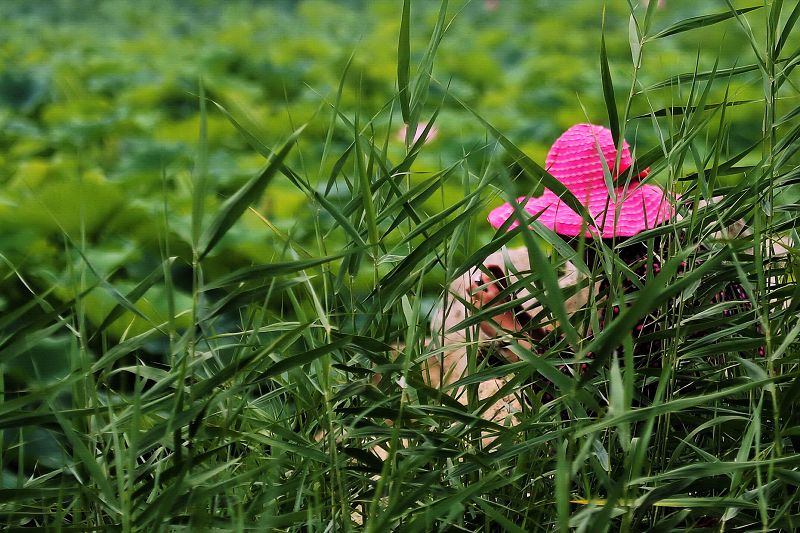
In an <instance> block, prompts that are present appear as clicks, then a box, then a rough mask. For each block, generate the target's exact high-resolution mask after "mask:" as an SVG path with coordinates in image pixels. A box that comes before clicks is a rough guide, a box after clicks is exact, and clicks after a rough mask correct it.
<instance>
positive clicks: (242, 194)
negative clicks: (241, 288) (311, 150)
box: [199, 126, 305, 259]
mask: <svg viewBox="0 0 800 533" xmlns="http://www.w3.org/2000/svg"><path fill="white" fill-rule="evenodd" d="M304 128H305V126H301V127H300V128H298V129H297V130H296V131H295V132H294V133H292V135H290V136H289V138H288V139H287V140H286V142H285V143H284V144H283V146H282V147H281V148H280V149H279V150H278V151H277V152H276V153H275V156H274V157H273V158H272V159H271V160H270V161H269V163H268V164H267V166H266V167H265V168H264V170H263V171H262V172H261V173H259V174H258V175H257V176H255V177H254V178H253V179H251V180H250V181H248V182H247V183H246V184H245V185H244V186H243V187H242V188H241V189H239V190H238V191H236V193H235V194H234V195H233V196H231V197H230V198H228V200H226V201H225V202H224V203H223V204H222V205H221V206H220V208H219V212H218V213H217V215H216V216H215V217H214V219H213V220H212V221H211V223H210V224H209V226H208V228H206V230H205V231H204V232H203V235H202V237H201V238H200V246H199V249H200V250H201V253H200V255H199V259H202V258H204V257H205V256H206V255H208V253H209V252H210V251H211V250H212V249H213V248H214V246H216V244H217V243H218V242H219V240H220V239H222V237H223V236H225V233H227V231H228V230H229V229H231V227H232V226H233V225H234V224H235V223H236V221H237V220H239V217H240V216H242V214H243V213H244V212H245V211H246V210H247V208H248V206H249V205H250V204H251V203H253V202H254V201H255V200H256V199H257V198H258V197H260V196H261V193H262V192H263V191H264V189H265V188H266V186H267V185H268V184H269V182H270V181H271V180H272V178H273V177H274V176H275V174H276V173H277V172H278V170H279V169H280V168H281V166H282V165H283V160H284V159H285V158H286V156H287V155H288V154H289V151H290V150H291V149H292V148H293V147H294V143H295V142H296V141H297V139H298V137H300V134H301V133H303V129H304Z"/></svg>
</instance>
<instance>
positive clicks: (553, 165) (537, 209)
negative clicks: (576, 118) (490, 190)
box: [489, 124, 675, 238]
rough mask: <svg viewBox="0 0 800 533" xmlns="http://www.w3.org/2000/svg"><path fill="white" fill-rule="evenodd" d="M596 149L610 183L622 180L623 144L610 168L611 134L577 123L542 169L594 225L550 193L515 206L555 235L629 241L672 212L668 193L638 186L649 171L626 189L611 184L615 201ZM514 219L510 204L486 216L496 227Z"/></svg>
mask: <svg viewBox="0 0 800 533" xmlns="http://www.w3.org/2000/svg"><path fill="white" fill-rule="evenodd" d="M598 146H599V148H600V152H602V155H603V157H604V158H605V160H606V164H607V168H608V169H610V171H611V175H612V176H613V177H614V178H615V179H616V178H617V177H618V176H623V178H624V177H625V176H624V173H625V172H626V171H627V170H628V168H629V167H630V166H631V161H632V159H631V153H630V147H629V146H628V143H627V142H626V141H624V140H623V141H622V154H621V155H620V160H619V166H618V170H614V162H615V160H616V157H617V150H616V147H615V146H614V139H613V137H612V135H611V131H609V130H608V129H607V128H604V127H602V126H595V125H594V124H577V125H575V126H572V127H571V128H570V129H568V130H567V131H565V132H564V133H563V134H562V135H561V137H559V138H558V140H556V142H555V143H553V147H552V148H550V152H548V154H547V160H546V165H545V166H546V169H547V170H548V171H549V172H550V174H552V175H553V176H554V177H555V178H556V179H558V180H559V181H560V182H561V183H563V184H564V185H565V186H566V188H567V189H569V190H570V192H572V194H574V195H575V197H576V198H577V199H578V201H580V202H581V203H582V204H583V205H584V206H586V209H587V211H588V212H589V214H590V215H591V216H592V218H593V219H594V222H595V225H594V226H593V225H591V224H590V223H589V222H588V221H585V220H584V219H583V218H582V217H581V216H580V215H579V214H578V213H576V212H575V211H573V210H572V209H571V208H570V207H568V206H567V204H565V203H564V202H563V200H562V199H561V198H559V197H558V196H557V195H556V194H555V193H554V192H552V191H551V190H549V189H545V192H544V194H542V195H541V196H539V197H537V198H529V199H528V200H527V202H525V204H524V205H521V206H520V207H522V208H523V209H524V210H525V211H527V212H528V213H530V214H531V215H536V214H538V215H539V216H538V218H537V219H536V220H537V221H539V222H541V223H542V224H544V225H545V226H547V227H548V228H550V229H552V230H553V231H555V232H556V233H559V234H561V235H565V236H572V237H576V236H578V235H581V234H583V235H585V236H586V237H591V236H592V235H598V236H600V237H603V238H610V237H630V236H631V235H636V234H637V233H639V232H641V231H643V230H646V229H649V228H653V227H655V226H657V225H658V224H661V223H662V222H665V221H666V220H668V219H669V218H670V217H672V216H673V215H674V214H675V210H674V207H673V206H672V203H671V202H670V196H671V195H670V194H669V193H668V192H665V191H664V190H662V189H661V188H660V187H657V186H655V185H649V184H641V183H639V179H640V178H643V177H645V176H646V175H647V172H648V170H649V169H646V170H644V171H643V172H641V173H640V174H639V175H638V176H636V177H635V178H634V179H633V180H631V183H629V184H628V186H627V187H625V186H623V184H621V185H620V186H616V187H615V189H614V193H615V196H616V201H614V199H613V198H612V197H611V195H610V194H609V190H608V187H607V186H606V182H605V179H604V173H603V163H602V161H601V160H600V153H598ZM621 181H625V180H624V179H623V180H621ZM523 201H525V197H522V198H518V199H517V203H520V204H521V203H522V202H523ZM513 216H514V206H512V205H511V204H509V203H506V204H503V205H501V206H500V207H498V208H496V209H494V210H493V211H492V212H491V213H490V214H489V222H490V223H491V224H492V226H494V227H495V228H499V227H500V226H502V225H503V224H504V223H505V222H506V221H507V220H508V219H509V218H511V217H513ZM518 225H519V220H515V221H514V222H513V223H512V224H511V225H510V226H509V229H513V228H515V227H517V226H518Z"/></svg>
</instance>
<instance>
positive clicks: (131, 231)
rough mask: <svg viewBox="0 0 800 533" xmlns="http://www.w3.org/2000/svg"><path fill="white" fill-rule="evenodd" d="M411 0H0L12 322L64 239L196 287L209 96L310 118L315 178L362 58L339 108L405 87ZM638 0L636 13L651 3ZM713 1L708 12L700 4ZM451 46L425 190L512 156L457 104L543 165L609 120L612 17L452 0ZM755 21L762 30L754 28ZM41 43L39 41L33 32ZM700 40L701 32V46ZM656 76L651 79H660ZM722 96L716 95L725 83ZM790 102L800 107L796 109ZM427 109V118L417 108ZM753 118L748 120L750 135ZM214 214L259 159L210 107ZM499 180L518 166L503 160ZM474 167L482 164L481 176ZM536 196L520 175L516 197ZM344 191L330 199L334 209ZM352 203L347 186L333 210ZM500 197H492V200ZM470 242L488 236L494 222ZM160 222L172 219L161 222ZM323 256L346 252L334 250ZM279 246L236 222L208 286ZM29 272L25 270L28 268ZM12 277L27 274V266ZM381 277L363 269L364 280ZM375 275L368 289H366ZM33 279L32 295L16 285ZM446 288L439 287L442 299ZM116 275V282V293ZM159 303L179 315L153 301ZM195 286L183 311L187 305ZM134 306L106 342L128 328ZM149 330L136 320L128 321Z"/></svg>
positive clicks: (367, 110)
mask: <svg viewBox="0 0 800 533" xmlns="http://www.w3.org/2000/svg"><path fill="white" fill-rule="evenodd" d="M434 4H435V3H428V2H420V3H415V4H414V9H413V10H412V18H413V21H412V28H413V30H412V34H411V41H412V42H411V51H412V63H416V62H418V61H419V59H420V57H421V55H422V53H423V51H424V48H425V43H426V42H427V40H428V39H429V32H430V28H432V26H433V24H434V22H435V18H436V10H437V8H438V6H436V5H434ZM400 7H401V3H400V2H391V1H380V2H369V1H366V0H365V1H349V2H324V1H320V0H309V1H302V2H291V1H283V2H253V1H243V0H241V1H230V2H224V3H217V2H210V1H200V0H198V1H191V2H190V1H184V2H170V3H163V2H156V1H153V0H150V1H143V2H123V1H108V2H88V3H87V2H83V1H69V0H61V1H56V2H46V3H44V2H36V3H31V2H4V3H3V5H2V7H0V10H2V16H3V19H4V20H5V28H4V30H5V31H4V32H3V33H2V35H0V64H2V65H3V66H2V68H1V69H0V183H2V185H3V187H2V189H0V253H2V254H3V257H4V260H3V261H2V262H0V294H1V295H2V298H0V310H2V309H13V308H14V307H16V306H17V305H19V304H20V303H21V302H25V301H27V300H29V299H30V297H31V293H30V291H29V289H28V288H27V287H26V286H25V283H27V284H28V285H29V286H30V287H31V288H32V289H33V291H34V292H39V291H43V290H48V289H50V288H53V289H54V290H55V294H56V295H57V296H59V297H60V298H63V299H66V298H69V297H71V296H73V295H74V294H75V290H76V289H75V287H77V285H76V280H75V279H74V276H73V277H71V275H70V274H69V272H70V268H72V267H75V266H76V265H77V264H78V263H80V262H81V261H83V260H82V259H81V258H80V257H73V255H74V254H67V253H65V249H67V248H71V247H73V246H74V247H79V248H80V249H82V250H84V252H85V254H86V255H87V257H89V258H90V260H91V261H92V264H93V267H94V268H95V270H96V271H97V272H98V273H99V274H100V275H101V276H104V277H107V278H108V279H113V280H114V282H115V283H121V284H122V285H131V286H132V285H133V284H135V280H138V279H140V278H141V277H142V276H144V275H146V273H148V272H150V271H152V269H154V268H156V267H157V265H158V264H160V262H161V261H162V260H163V259H162V258H163V257H164V255H165V253H166V249H167V246H168V249H169V253H170V254H171V255H177V256H179V257H180V258H181V259H182V261H179V262H177V263H176V266H175V280H176V283H177V286H178V287H179V288H181V287H182V288H183V289H184V292H185V293H188V288H189V286H190V284H191V281H190V279H189V277H188V276H189V268H188V264H189V261H190V258H191V252H190V244H189V243H190V237H191V222H190V218H191V189H192V187H191V176H192V173H193V171H194V169H195V160H196V154H197V153H198V138H199V127H200V119H199V112H198V110H199V103H198V97H197V94H198V87H199V84H200V83H202V84H203V85H204V88H205V91H206V94H207V95H208V96H209V97H210V98H212V99H213V100H215V101H217V102H219V103H221V104H223V105H224V106H226V107H227V108H229V109H231V110H232V111H233V112H234V114H235V115H236V116H237V117H239V118H242V119H245V120H246V122H247V124H248V125H250V126H253V127H255V128H256V129H257V130H258V131H259V132H260V134H261V136H262V138H264V139H269V140H272V141H273V142H274V143H275V144H277V143H278V142H280V140H281V139H284V138H285V137H286V136H287V135H288V134H289V133H290V132H291V131H293V130H294V129H295V127H296V126H297V125H299V124H302V123H305V122H307V121H310V123H309V126H308V128H307V129H306V131H305V133H304V135H303V137H302V139H301V141H300V146H299V148H298V149H297V150H295V151H294V153H293V155H292V157H293V159H292V161H291V164H292V166H293V167H294V168H298V169H300V170H301V171H302V172H303V173H304V175H305V178H306V179H308V180H309V182H310V183H312V184H320V187H323V186H324V185H323V184H324V183H325V181H326V178H327V175H328V174H329V173H330V170H331V167H332V166H333V165H334V163H335V161H336V160H337V158H338V156H339V155H340V154H341V153H342V152H343V151H344V150H345V149H346V147H347V145H348V144H349V142H350V141H349V138H350V134H351V132H345V131H342V130H341V129H336V130H335V131H334V135H333V139H332V144H331V150H330V152H331V153H330V154H328V157H327V158H326V159H325V165H324V167H323V168H319V166H318V163H316V162H318V161H320V160H321V156H322V149H323V148H322V147H323V146H324V144H325V143H324V141H325V136H326V133H327V127H328V124H329V121H330V114H331V111H330V104H331V103H332V102H333V100H334V99H335V95H336V90H337V87H338V85H339V82H340V79H341V77H342V74H343V71H344V68H345V65H346V64H347V61H348V58H350V57H351V55H352V56H353V62H352V65H351V68H350V70H349V73H348V75H347V77H346V79H345V80H344V81H345V83H344V89H343V92H342V96H341V102H340V108H341V110H342V111H344V113H345V114H346V115H348V116H352V115H353V114H355V113H356V112H358V113H360V114H362V115H370V116H371V115H372V114H378V113H379V112H380V111H381V110H382V109H384V108H385V107H386V106H387V105H389V104H390V102H391V100H392V98H393V95H394V93H395V91H396V73H397V71H396V68H397V67H396V57H397V44H396V43H397V35H398V31H399V24H400V17H399V13H400ZM640 9H641V8H640ZM698 9H700V8H699V7H698V6H696V5H695V3H694V2H691V1H688V0H683V1H671V2H669V3H668V5H667V6H666V7H665V8H664V9H660V10H658V12H657V15H656V16H657V20H656V27H663V26H667V25H668V24H669V23H670V22H672V21H674V20H679V19H681V18H685V17H687V16H691V15H693V14H696V13H697V10H698ZM703 9H705V6H704V7H703ZM450 12H451V13H450V15H451V16H455V17H456V19H455V20H456V22H455V23H454V24H452V25H451V26H450V27H449V29H448V34H447V35H446V38H445V40H444V41H443V44H442V47H441V49H440V52H439V54H438V56H437V63H436V68H435V70H434V76H435V78H436V80H437V81H438V84H434V86H433V88H432V94H431V97H430V98H429V100H428V102H429V104H428V105H429V110H428V112H427V114H428V116H430V115H431V114H432V113H433V111H434V109H436V108H441V109H440V114H439V117H438V120H437V124H436V127H437V128H438V135H437V136H436V137H435V139H433V140H432V142H431V143H430V144H429V145H428V146H426V147H425V149H424V150H423V152H422V153H421V154H420V156H419V158H418V159H417V160H416V162H415V163H414V166H413V167H412V169H411V170H412V172H411V176H410V179H411V180H412V182H414V181H417V180H420V179H423V178H424V177H425V176H427V175H429V173H430V172H431V171H436V170H440V169H442V168H444V167H445V166H446V165H449V164H452V163H453V162H455V161H457V160H459V159H460V158H461V157H463V154H464V152H465V150H472V152H471V155H470V156H469V158H468V162H469V164H470V165H471V166H472V167H473V170H476V172H480V171H482V166H484V165H485V164H486V161H487V160H488V158H487V156H488V155H491V154H492V153H494V152H495V151H497V150H498V149H497V148H496V146H495V145H494V144H493V143H492V142H490V141H489V139H488V138H487V135H486V132H485V130H484V128H483V127H482V126H481V125H480V123H479V122H478V121H476V120H475V119H474V117H472V115H470V114H469V113H468V112H466V111H465V110H464V109H463V108H462V107H461V106H460V105H459V104H458V102H457V101H455V100H454V99H451V98H449V97H447V96H446V94H445V92H446V91H447V92H449V93H451V94H453V95H455V96H457V97H458V98H460V99H462V100H463V101H464V102H466V103H467V104H468V105H470V106H471V107H472V108H473V109H476V110H479V112H480V113H481V114H483V116H485V117H486V118H487V119H488V120H489V121H490V122H492V123H493V124H494V125H496V126H497V127H498V128H499V129H500V130H501V131H503V132H505V134H506V135H508V136H509V138H511V139H513V140H514V141H515V142H516V143H517V144H518V145H519V146H521V147H522V148H523V149H524V150H525V151H526V152H527V153H528V154H529V155H530V156H531V157H532V158H533V159H534V160H536V161H540V162H542V161H543V160H544V156H545V154H546V151H547V148H548V146H549V144H550V143H551V142H552V140H553V139H554V138H555V137H556V136H557V135H558V134H559V133H560V131H562V130H564V129H566V128H567V127H569V126H570V125H572V124H573V123H576V122H583V121H587V120H588V121H592V122H597V123H604V122H606V121H607V119H606V114H605V107H604V104H603V95H602V88H601V85H600V80H599V75H598V73H599V55H598V54H599V39H593V38H587V36H592V35H599V29H600V26H601V23H602V17H603V13H602V9H601V6H600V4H599V3H598V2H594V1H570V2H563V1H554V0H539V1H506V0H501V1H500V2H496V3H495V2H482V1H473V2H468V3H461V2H453V3H452V5H451V8H450ZM627 26H628V7H627V6H626V5H624V3H622V2H612V3H609V5H608V6H606V13H605V29H606V33H607V42H608V50H609V55H610V60H611V70H612V76H614V77H615V78H616V79H617V80H618V83H617V84H616V91H617V92H618V93H619V95H618V96H619V100H620V101H622V100H624V98H625V96H626V95H627V92H628V91H629V90H630V87H627V86H626V83H628V82H627V80H629V79H630V78H631V72H632V64H631V63H632V62H631V52H630V48H629V44H628V29H627ZM725 28H727V30H720V31H713V32H702V33H700V32H691V33H689V34H686V37H683V36H678V38H676V39H671V40H665V41H663V42H660V43H658V44H657V45H656V46H652V47H651V49H650V50H648V54H647V55H646V61H645V64H644V65H643V68H642V72H643V73H645V74H643V75H642V77H640V79H639V86H638V87H635V88H634V90H638V89H639V88H641V87H646V86H648V85H651V84H653V83H656V82H659V81H662V80H663V79H667V78H668V77H670V76H672V75H675V74H679V73H682V72H683V70H682V69H685V68H686V65H692V64H695V62H697V64H698V69H699V70H708V69H710V68H712V66H713V61H714V60H715V59H716V58H717V56H718V55H719V56H720V57H721V58H722V62H721V64H720V65H719V66H720V67H729V66H733V65H736V64H738V63H739V57H740V55H742V54H744V53H746V52H748V50H747V44H746V41H745V40H744V39H741V38H737V35H736V34H737V31H740V30H738V28H737V27H736V26H735V25H734V24H729V25H727V26H725ZM756 31H757V30H756ZM34 35H35V36H36V37H35V38H32V36H34ZM698 38H699V39H700V40H699V41H698ZM656 76H658V77H656ZM757 76H758V74H757V73H753V75H752V76H750V77H747V76H744V77H738V78H735V79H732V80H731V83H730V89H729V91H730V95H731V98H732V99H739V100H745V99H749V98H757V97H758V96H757V95H758V94H759V93H760V86H759V85H758V83H754V80H756V79H757ZM714 90H715V91H716V94H714V95H712V97H711V101H718V100H720V99H721V98H722V95H723V89H722V88H715V89H714ZM659 94H660V93H659V92H657V91H655V92H654V91H650V92H649V93H648V94H647V98H639V99H634V102H633V108H632V109H631V115H632V116H635V115H639V114H646V113H648V112H650V111H652V110H656V109H660V108H662V107H665V106H669V105H680V104H681V102H680V101H674V100H673V99H674V98H675V97H676V96H675V95H676V94H678V95H679V94H680V91H675V90H674V87H673V88H670V89H667V90H665V91H663V100H662V101H659V100H658V99H659V98H661V97H660V96H659ZM788 104H791V103H787V105H788ZM394 111H395V112H394V113H392V114H390V113H383V114H382V115H380V117H379V118H378V119H377V120H376V121H375V126H376V128H377V129H376V130H375V131H374V135H375V136H376V138H378V139H384V138H388V144H387V147H388V152H389V156H390V158H393V159H394V160H399V159H401V158H402V156H403V155H404V153H405V145H404V143H403V142H402V140H401V138H400V137H399V134H398V131H399V125H400V124H401V122H402V120H401V119H400V117H399V109H394ZM760 112H761V111H760V107H759V106H750V107H748V106H747V105H743V106H737V107H735V108H731V109H730V111H729V113H728V117H727V118H728V121H729V123H731V124H732V125H733V127H732V128H731V134H730V144H731V146H730V147H729V149H730V151H731V152H735V151H736V150H737V149H739V148H741V147H743V146H746V145H748V144H749V143H751V142H752V141H753V140H755V139H756V138H757V136H758V131H757V130H756V129H755V128H754V127H753V126H754V125H756V124H758V121H759V117H760V115H759V113H760ZM423 118H425V117H423ZM738 124H741V125H742V127H741V128H739V127H736V126H737V125H738ZM654 131H655V130H654V128H653V126H652V123H651V122H650V120H649V119H643V120H637V121H632V122H631V124H629V129H628V133H627V137H628V139H629V140H631V141H633V140H634V138H635V139H636V144H637V146H644V147H645V149H649V148H651V147H653V146H655V143H656V142H657V137H656V135H655V133H654ZM207 136H208V175H209V190H208V195H207V205H206V210H207V212H213V211H214V209H215V208H216V207H217V206H218V205H219V204H220V203H221V202H222V201H223V200H224V199H225V198H226V197H228V196H229V195H230V194H232V192H233V191H235V190H236V189H237V188H238V187H240V186H241V185H242V184H243V183H244V182H245V181H246V180H247V179H248V178H249V177H250V176H252V175H253V174H254V173H255V172H257V171H258V169H259V167H260V166H261V165H262V164H263V159H262V158H261V157H260V156H259V155H257V154H256V153H255V151H254V150H252V149H251V148H250V147H249V146H248V145H247V143H246V142H245V140H244V139H243V138H242V136H241V135H240V134H238V133H237V132H236V130H235V129H234V127H233V126H232V125H231V124H230V123H229V121H228V120H227V119H226V118H225V117H224V116H223V115H222V114H221V113H220V112H219V111H218V110H217V109H215V108H214V106H211V105H210V106H209V116H208V124H207ZM499 161H501V163H502V164H500V165H497V167H498V168H496V169H494V170H492V172H501V173H509V174H511V175H515V174H516V173H517V172H518V171H516V170H515V169H514V167H513V165H512V164H511V162H510V161H505V162H504V163H503V161H504V160H503V158H502V157H501V158H500V159H499ZM479 169H481V170H479ZM530 186H531V184H530V183H529V182H527V181H526V180H525V179H524V177H523V178H521V179H519V180H518V181H517V187H518V190H517V191H516V193H518V194H525V193H527V192H528V189H529V188H530ZM336 190H337V188H334V190H333V192H334V194H333V195H332V198H333V199H336V194H335V193H336ZM463 190H464V185H463V184H462V183H458V181H457V180H453V181H452V182H451V183H450V184H446V185H444V186H443V187H442V189H441V193H437V194H436V195H434V197H432V198H431V199H430V200H429V201H428V204H427V205H428V207H429V210H430V212H436V211H439V210H441V209H442V208H443V207H445V206H447V205H450V204H452V203H453V202H455V201H456V200H457V199H459V198H461V197H462V196H463ZM338 200H340V201H345V200H347V198H346V195H345V196H343V197H340V198H338ZM495 203H496V202H495ZM254 207H255V208H256V209H257V210H258V211H259V212H260V213H261V214H262V215H263V217H265V218H266V219H267V220H269V221H270V222H271V223H272V224H274V227H275V228H277V229H278V230H280V231H281V232H285V233H287V234H288V235H290V237H291V239H293V240H294V241H296V242H301V243H305V244H312V245H313V243H312V242H311V240H312V238H313V232H312V231H311V228H312V225H313V220H314V217H313V216H312V213H311V209H309V208H308V201H307V198H306V196H305V195H304V194H303V193H302V192H301V191H299V190H297V189H296V188H295V187H293V186H292V185H290V184H289V183H288V181H286V180H284V179H283V178H279V179H276V181H275V182H274V183H273V184H272V185H271V186H270V188H269V189H268V191H267V193H266V194H265V195H264V197H263V198H262V200H261V202H260V203H259V205H257V206H254ZM490 207H491V202H489V203H487V206H486V208H485V209H484V210H483V212H482V215H481V216H480V219H479V220H476V225H475V226H476V228H478V229H477V236H476V237H477V239H476V242H479V241H480V240H482V239H483V240H485V239H486V238H488V236H489V234H490V233H489V227H488V224H485V223H483V215H485V213H486V212H487V211H488V209H489V208H490ZM167 228H168V229H167ZM328 249H329V250H335V249H336V242H331V243H328ZM284 254H285V246H284V245H283V241H282V239H281V238H279V237H278V236H276V233H275V231H273V229H272V228H270V227H268V226H267V225H265V223H264V222H263V221H262V220H261V219H260V218H259V217H258V216H256V215H255V214H254V213H251V212H248V213H246V214H245V215H244V217H243V218H242V220H241V221H240V222H239V223H238V224H237V226H236V227H235V228H234V229H233V230H232V231H231V232H230V233H229V234H228V235H227V236H226V238H225V239H224V241H223V243H222V244H221V246H219V247H217V248H216V249H215V251H214V255H213V256H212V257H210V258H209V259H208V260H207V261H206V263H205V268H206V271H207V274H208V275H209V276H210V277H213V276H215V275H218V274H220V273H224V272H228V271H231V270H234V269H236V268H238V267H241V266H246V265H250V264H258V263H265V262H269V261H275V260H280V259H281V258H282V257H284ZM15 272H16V273H15ZM17 274H18V275H17ZM369 275H370V274H369V273H365V276H367V278H368V277H369ZM365 279H366V278H365ZM22 280H24V282H25V283H23V281H22ZM440 282H441V280H439V279H436V277H435V276H432V277H431V278H430V280H429V289H430V290H431V291H432V293H437V292H438V290H440V287H439V286H437V284H440ZM122 285H121V286H122ZM89 298H90V299H94V301H92V306H90V309H89V310H88V312H87V318H88V319H89V320H90V321H92V322H93V323H95V324H96V323H98V322H99V321H102V318H103V316H104V314H105V312H107V310H108V309H109V308H110V307H111V306H112V305H113V300H112V299H111V297H110V296H109V295H108V294H107V293H106V292H100V291H94V292H92V293H91V294H90V295H89ZM146 301H148V302H150V304H149V305H151V306H152V309H143V310H142V311H143V312H145V313H147V312H154V313H161V312H163V311H164V310H165V305H166V304H165V303H164V302H163V297H162V296H160V295H158V294H155V292H154V293H152V294H149V295H148V298H146ZM189 301H190V299H189V298H188V296H187V297H186V298H183V299H182V305H189ZM132 318H133V316H132V315H130V314H128V315H126V316H124V317H123V318H121V319H120V320H118V322H117V324H116V325H115V327H113V328H111V330H110V331H111V332H112V333H113V334H115V335H121V334H122V332H123V331H124V330H125V328H126V327H127V325H128V324H129V323H130V321H131V319H132ZM134 331H135V328H134Z"/></svg>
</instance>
